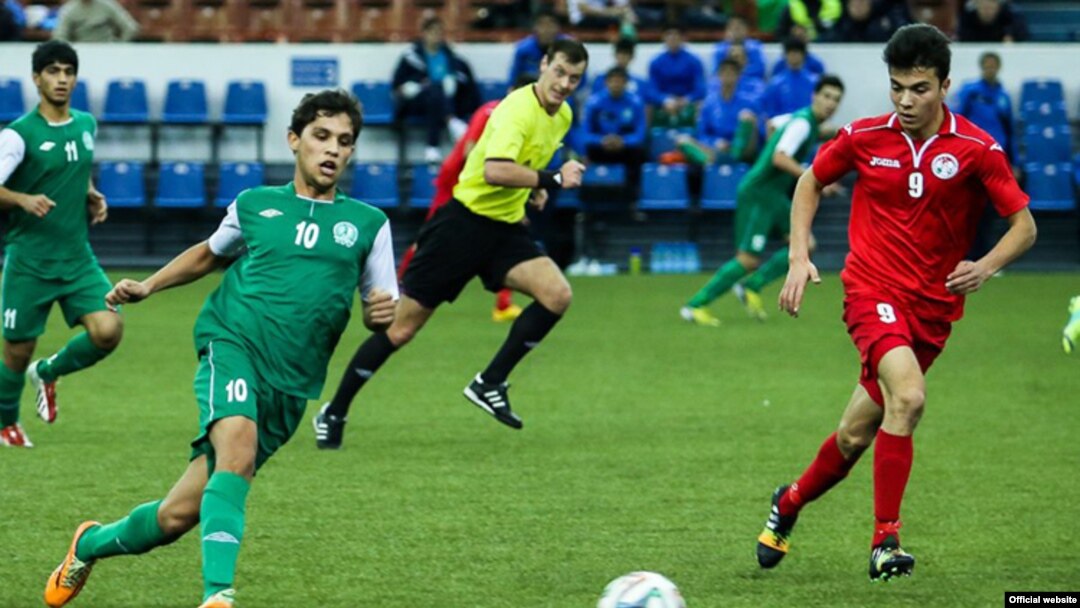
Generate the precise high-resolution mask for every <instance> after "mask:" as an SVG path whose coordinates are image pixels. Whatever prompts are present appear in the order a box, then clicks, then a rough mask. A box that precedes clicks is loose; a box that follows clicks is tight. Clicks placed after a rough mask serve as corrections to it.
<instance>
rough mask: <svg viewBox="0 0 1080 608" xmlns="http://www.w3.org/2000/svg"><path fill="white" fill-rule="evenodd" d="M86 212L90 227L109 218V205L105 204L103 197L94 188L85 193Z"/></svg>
mask: <svg viewBox="0 0 1080 608" xmlns="http://www.w3.org/2000/svg"><path fill="white" fill-rule="evenodd" d="M86 210H87V212H88V213H89V214H90V225H91V226H93V225H94V224H100V223H101V222H104V221H105V220H106V219H107V218H108V217H109V205H108V203H106V202H105V195H104V194H102V193H101V192H98V190H97V189H96V188H90V190H89V191H87V193H86Z"/></svg>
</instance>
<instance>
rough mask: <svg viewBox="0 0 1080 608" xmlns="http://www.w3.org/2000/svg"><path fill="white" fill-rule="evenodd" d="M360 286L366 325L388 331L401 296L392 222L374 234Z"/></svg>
mask: <svg viewBox="0 0 1080 608" xmlns="http://www.w3.org/2000/svg"><path fill="white" fill-rule="evenodd" d="M359 287H360V301H361V305H362V307H363V311H364V326H365V327H367V328H368V329H370V330H371V331H386V328H388V327H390V324H391V323H393V322H394V311H395V310H396V308H397V301H398V298H399V297H400V296H399V294H398V280H397V272H396V271H395V267H394V240H393V238H392V237H391V236H390V222H389V221H387V222H385V223H383V225H382V227H381V228H379V233H378V234H377V235H375V242H374V243H372V246H371V252H369V253H368V256H367V259H366V260H365V262H364V271H363V273H362V274H361V275H360V285H359Z"/></svg>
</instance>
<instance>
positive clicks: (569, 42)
mask: <svg viewBox="0 0 1080 608" xmlns="http://www.w3.org/2000/svg"><path fill="white" fill-rule="evenodd" d="M559 53H562V54H563V55H565V56H566V60H567V61H569V62H570V63H573V64H578V63H581V62H582V61H584V62H585V63H588V62H589V51H587V50H585V45H584V44H581V43H580V42H578V41H577V40H574V39H572V38H561V39H559V40H556V41H555V42H552V43H551V46H549V47H548V48H547V52H546V53H544V57H546V58H547V60H548V61H549V62H551V61H555V55H557V54H559Z"/></svg>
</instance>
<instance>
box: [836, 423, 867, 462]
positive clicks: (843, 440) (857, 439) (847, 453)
mask: <svg viewBox="0 0 1080 608" xmlns="http://www.w3.org/2000/svg"><path fill="white" fill-rule="evenodd" d="M873 441H874V430H873V429H871V428H869V427H867V426H866V425H844V424H841V425H840V428H839V429H838V430H837V431H836V445H837V447H839V448H840V452H841V453H842V454H843V455H844V457H845V458H851V457H852V456H855V455H857V454H861V453H862V452H863V451H864V450H866V448H868V447H870V444H871V443H872V442H873Z"/></svg>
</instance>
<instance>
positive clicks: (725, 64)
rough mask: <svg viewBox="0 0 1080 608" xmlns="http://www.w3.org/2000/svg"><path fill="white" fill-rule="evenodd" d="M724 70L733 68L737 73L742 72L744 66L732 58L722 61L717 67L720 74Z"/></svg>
mask: <svg viewBox="0 0 1080 608" xmlns="http://www.w3.org/2000/svg"><path fill="white" fill-rule="evenodd" d="M724 68H731V69H733V70H735V71H736V72H742V64H741V63H739V62H738V61H735V60H734V59H731V58H730V57H729V58H726V59H724V60H723V61H721V62H720V65H718V66H717V67H716V71H717V72H719V71H720V70H722V69H724Z"/></svg>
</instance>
